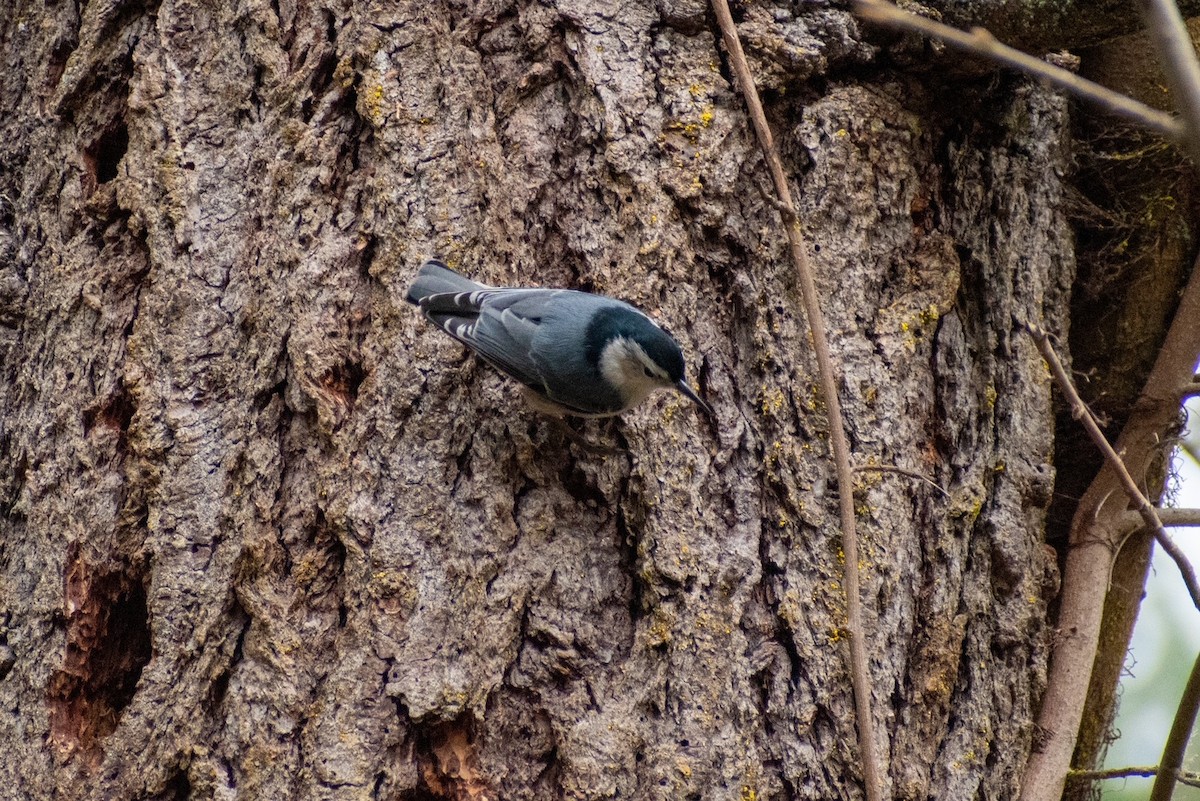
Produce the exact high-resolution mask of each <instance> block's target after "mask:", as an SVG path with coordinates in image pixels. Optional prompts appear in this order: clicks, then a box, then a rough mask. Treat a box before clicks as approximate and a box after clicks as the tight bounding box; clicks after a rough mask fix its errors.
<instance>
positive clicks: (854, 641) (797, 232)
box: [712, 0, 884, 801]
mask: <svg viewBox="0 0 1200 801" xmlns="http://www.w3.org/2000/svg"><path fill="white" fill-rule="evenodd" d="M712 8H713V12H714V13H715V14H716V17H717V23H718V24H719V25H720V26H721V35H722V40H723V41H724V43H725V51H726V53H728V55H729V62H730V66H731V67H732V68H733V73H734V75H735V76H736V77H737V82H738V88H739V89H740V90H741V92H742V97H743V98H745V100H746V107H747V109H748V110H749V112H750V119H751V121H752V122H753V124H754V130H755V133H756V134H757V135H758V143H759V145H760V146H761V147H762V151H763V158H764V159H766V162H767V167H768V169H769V170H770V173H771V181H772V183H773V184H774V185H775V193H776V195H778V198H779V202H780V205H781V207H782V211H781V216H782V217H783V222H784V226H785V228H786V229H787V237H788V245H789V249H790V251H791V256H792V262H793V264H794V265H795V268H796V276H797V278H798V279H799V283H800V294H801V297H802V299H803V301H804V314H805V316H806V317H808V327H809V331H810V332H811V333H812V340H813V354H814V355H815V356H816V359H817V369H818V372H819V373H820V380H821V396H822V400H824V402H825V408H826V410H827V411H828V414H829V442H830V447H831V450H832V451H833V462H834V466H835V468H836V472H837V483H838V506H839V512H840V516H841V528H842V553H843V555H844V557H845V563H844V564H843V567H842V570H843V577H842V583H843V584H844V586H845V589H846V629H847V634H848V635H849V637H848V639H849V641H850V682H851V686H852V688H853V693H854V712H855V716H856V717H857V718H858V751H859V758H860V759H861V760H862V771H863V783H864V785H865V788H864V789H865V791H866V797H867V801H883V792H884V790H883V780H884V776H883V769H882V766H881V763H880V761H879V753H878V750H877V748H876V744H875V718H874V716H873V714H872V712H871V688H872V687H873V686H874V685H873V683H872V681H871V674H870V666H869V663H868V661H867V648H866V639H867V638H866V631H865V630H864V628H863V622H862V593H861V590H860V589H859V580H858V579H859V577H858V531H857V528H856V524H855V519H854V476H853V473H852V472H851V469H850V444H849V441H848V440H847V438H846V430H845V425H844V423H843V421H842V404H841V401H840V400H839V398H838V376H837V373H836V372H835V371H834V366H833V358H832V356H831V355H830V353H829V338H828V336H827V335H826V332H825V317H824V315H823V314H822V313H821V299H820V296H819V295H818V294H817V284H816V280H815V279H814V277H813V270H812V266H811V263H810V259H809V257H808V246H807V244H806V243H805V241H804V237H803V235H802V233H801V229H800V222H799V219H798V217H797V214H796V204H795V203H793V202H792V192H791V189H790V188H789V187H788V182H787V176H786V175H785V173H784V171H783V163H782V162H781V161H780V159H779V152H778V151H777V150H776V149H775V139H774V136H773V135H772V134H771V126H770V125H768V124H767V116H766V114H765V113H763V107H762V101H761V100H759V97H758V89H757V88H756V87H755V84H754V76H753V75H751V74H750V65H749V64H748V63H747V62H746V54H745V52H744V51H743V50H742V42H741V39H740V38H739V37H738V32H737V27H736V26H735V25H734V23H733V16H732V15H731V14H730V13H729V4H728V3H727V2H726V0H712Z"/></svg>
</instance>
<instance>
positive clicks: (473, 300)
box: [420, 288, 563, 393]
mask: <svg viewBox="0 0 1200 801" xmlns="http://www.w3.org/2000/svg"><path fill="white" fill-rule="evenodd" d="M562 292H563V290H559V289H492V288H488V289H479V290H476V291H474V292H456V293H443V294H436V295H428V296H426V297H424V298H422V299H421V301H420V307H421V311H423V312H424V313H425V316H426V317H428V318H429V320H430V321H431V322H433V323H435V324H437V325H438V326H439V327H441V328H442V330H444V331H445V332H446V333H447V334H449V335H450V336H452V337H454V338H455V339H457V340H458V341H459V342H462V343H463V344H464V345H466V346H467V347H469V348H471V349H472V350H474V351H475V352H476V353H478V354H479V355H480V356H482V357H483V358H484V359H486V360H487V361H489V362H491V363H492V364H493V365H495V366H496V367H498V368H499V369H501V370H503V371H504V372H506V373H508V374H509V375H511V376H512V377H513V378H515V379H517V380H518V381H520V382H521V383H522V384H525V385H527V386H530V387H532V388H534V389H536V390H538V391H540V392H543V393H544V392H545V391H546V384H545V380H544V379H543V377H542V371H541V370H540V369H539V367H538V365H537V363H536V362H535V361H534V359H533V356H532V352H531V351H532V347H533V338H534V336H535V335H536V334H537V330H538V326H540V325H541V324H542V319H543V317H544V316H545V315H546V312H547V304H549V303H551V302H552V301H553V300H554V299H555V298H556V297H557V296H559V295H561V294H562Z"/></svg>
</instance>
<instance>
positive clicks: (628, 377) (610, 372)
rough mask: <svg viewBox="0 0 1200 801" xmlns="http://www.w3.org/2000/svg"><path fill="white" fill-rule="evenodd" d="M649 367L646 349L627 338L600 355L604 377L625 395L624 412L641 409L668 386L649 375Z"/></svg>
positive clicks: (619, 338) (623, 401) (601, 371)
mask: <svg viewBox="0 0 1200 801" xmlns="http://www.w3.org/2000/svg"><path fill="white" fill-rule="evenodd" d="M649 363H650V357H648V356H647V355H646V352H645V351H644V350H642V346H641V345H639V344H638V343H636V342H634V341H633V340H632V339H626V338H625V337H616V338H614V339H613V340H612V341H610V342H609V343H608V344H607V345H605V346H604V350H602V351H600V374H601V375H603V376H604V379H605V380H606V381H607V382H608V383H609V384H611V385H612V386H614V387H616V388H617V391H618V392H620V393H621V401H622V403H623V404H624V408H626V409H629V408H632V407H634V406H637V405H638V404H639V403H641V402H642V401H644V400H645V399H646V396H647V395H649V394H650V393H651V392H653V391H654V390H656V389H659V388H661V387H663V386H664V385H665V384H664V382H663V380H662V379H658V378H653V377H651V376H648V375H646V365H647V364H649Z"/></svg>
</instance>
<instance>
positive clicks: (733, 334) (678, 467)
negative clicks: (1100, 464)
mask: <svg viewBox="0 0 1200 801" xmlns="http://www.w3.org/2000/svg"><path fill="white" fill-rule="evenodd" d="M738 13H739V14H740V16H739V20H738V21H739V24H740V26H741V30H742V35H743V36H744V37H745V41H746V43H747V48H748V50H749V52H750V55H751V58H752V66H753V67H754V69H755V72H756V74H758V75H760V76H761V84H760V85H761V87H762V88H763V89H764V90H766V93H767V94H766V98H767V105H768V113H769V114H770V115H771V118H772V120H771V121H772V124H773V125H774V126H775V132H776V136H777V139H778V141H779V142H780V146H781V150H782V153H783V156H784V160H785V163H786V164H787V165H788V167H789V169H790V170H791V171H792V177H793V180H794V181H795V182H796V186H797V189H798V192H797V195H798V198H799V199H800V203H801V206H802V208H801V215H802V217H803V219H804V221H805V224H806V227H807V230H808V231H809V234H810V236H811V238H812V241H813V243H814V246H815V248H814V249H819V250H817V255H816V260H817V263H818V267H819V270H820V272H821V276H822V285H821V289H822V292H823V294H824V296H825V297H826V298H828V306H827V314H828V321H829V325H830V328H831V334H832V343H833V347H834V350H835V352H836V354H837V356H838V357H839V358H840V360H841V362H842V365H843V370H844V377H843V399H844V403H845V408H846V411H847V415H848V426H849V433H850V436H851V440H852V446H853V449H854V452H855V456H856V458H857V459H858V460H859V462H860V463H863V464H869V463H876V464H886V465H898V466H901V467H905V468H908V469H910V470H914V471H919V472H921V473H923V474H926V475H928V476H929V477H930V478H932V479H933V480H934V481H936V482H937V483H938V484H939V485H941V487H943V488H944V489H945V491H946V493H947V494H946V495H944V496H943V495H942V494H940V493H938V492H937V491H936V490H932V489H930V488H929V487H928V486H926V485H924V484H922V483H920V482H914V481H912V480H911V479H909V478H906V477H903V476H900V475H896V474H879V473H870V472H867V473H863V474H862V485H861V487H860V488H859V492H858V493H857V497H858V502H859V508H860V515H861V516H860V520H861V523H862V536H863V538H864V544H863V547H864V557H865V558H864V561H863V564H862V565H861V569H862V575H863V581H864V598H865V600H866V614H867V626H868V629H869V631H870V632H871V636H870V640H869V647H870V652H871V655H872V671H873V676H874V680H875V696H874V708H875V710H876V714H877V716H878V719H877V720H876V721H875V724H876V726H877V727H878V729H879V731H880V732H882V733H883V734H882V735H881V737H883V738H885V739H884V741H883V742H881V743H880V746H881V752H882V753H883V754H884V755H885V758H886V759H887V761H888V763H889V764H890V766H891V768H890V777H889V792H890V793H891V795H892V796H893V797H896V798H905V799H925V798H939V799H966V798H1005V797H1012V796H1014V795H1015V793H1016V790H1017V786H1018V780H1019V776H1020V771H1021V768H1022V766H1023V765H1024V762H1025V758H1026V756H1027V754H1028V753H1029V750H1030V748H1031V747H1032V744H1033V737H1034V733H1033V730H1032V728H1033V727H1032V719H1033V713H1034V711H1035V710H1036V704H1037V702H1038V700H1039V695H1040V692H1041V690H1042V687H1043V680H1044V673H1045V666H1046V658H1047V652H1048V647H1049V645H1050V632H1051V623H1050V621H1049V618H1048V604H1049V602H1050V601H1051V599H1052V598H1053V596H1054V593H1055V589H1056V581H1057V573H1056V567H1055V557H1054V553H1053V552H1052V551H1050V550H1049V549H1048V548H1047V547H1046V546H1045V544H1044V530H1045V513H1046V509H1047V506H1048V504H1049V502H1050V498H1051V495H1052V491H1053V487H1054V471H1053V469H1052V467H1051V458H1052V452H1053V444H1054V443H1053V433H1052V432H1053V425H1054V411H1053V408H1052V403H1051V389H1050V384H1049V379H1048V376H1047V374H1046V371H1045V368H1044V367H1043V365H1042V362H1041V361H1040V359H1039V357H1038V355H1037V352H1036V349H1035V348H1034V346H1033V344H1032V343H1031V342H1029V341H1028V340H1027V339H1026V338H1025V337H1023V336H1022V334H1021V333H1020V331H1019V329H1018V328H1017V326H1016V325H1015V323H1014V317H1015V318H1020V319H1025V320H1030V321H1040V322H1041V323H1042V324H1043V325H1045V326H1046V327H1047V328H1049V329H1050V330H1051V331H1052V332H1055V333H1058V334H1060V335H1063V336H1064V338H1065V335H1066V333H1067V330H1068V320H1069V314H1068V312H1069V302H1070V288H1071V285H1072V280H1073V275H1074V256H1073V247H1072V240H1071V236H1070V232H1069V225H1068V222H1067V219H1066V217H1065V214H1064V211H1063V198H1064V186H1063V176H1064V175H1065V174H1066V172H1067V169H1068V165H1069V158H1070V151H1069V147H1068V116H1067V113H1066V104H1065V103H1064V101H1062V99H1061V98H1058V97H1056V96H1055V95H1053V94H1051V93H1048V92H1046V91H1044V90H1042V89H1040V88H1037V87H1033V86H1030V85H1028V84H1027V83H1025V82H1024V81H1022V80H1020V79H1016V78H1006V77H996V76H993V75H984V76H982V77H962V76H960V77H958V78H955V79H952V80H951V79H945V80H943V79H940V78H938V77H937V76H938V75H939V74H940V71H934V72H933V73H927V74H925V75H923V76H922V77H920V78H914V77H906V76H905V75H904V74H903V73H898V72H894V71H891V70H889V69H887V68H886V66H887V63H888V61H889V59H896V60H899V61H911V60H913V59H914V54H913V49H912V46H913V43H912V42H911V41H902V42H900V43H898V44H896V45H895V46H894V47H891V49H885V50H880V49H879V48H877V47H876V46H873V45H871V44H868V43H865V42H864V38H863V34H862V32H861V31H860V29H859V26H858V25H857V23H856V22H855V21H854V20H853V19H852V18H851V17H850V16H849V15H848V14H847V13H846V12H845V11H842V10H837V9H831V8H823V7H820V6H818V5H815V4H814V5H812V6H807V7H804V8H803V9H802V10H797V9H792V8H789V7H786V6H770V5H762V4H749V5H747V6H745V7H744V8H743V9H741V10H740V11H739V12H738ZM1035 27H1036V26H1035ZM0 36H2V37H3V43H4V44H3V54H4V58H5V63H4V70H3V72H2V74H0V108H2V109H3V113H2V114H0V126H2V131H3V137H2V139H0V164H2V167H0V312H2V315H0V322H2V323H3V327H0V336H2V339H0V348H2V352H3V373H2V376H3V381H2V382H0V412H2V414H3V418H2V420H0V458H2V459H3V465H4V468H3V470H2V472H0V504H2V505H3V510H4V516H3V522H2V523H0V525H2V528H0V645H2V650H0V744H2V746H3V749H4V751H5V753H6V755H7V756H6V758H5V759H2V760H0V787H3V788H4V789H3V790H0V795H3V796H6V797H12V798H17V797H22V798H25V797H28V798H51V797H59V798H104V799H184V798H297V799H316V798H322V799H325V798H328V799H341V798H366V797H371V798H410V799H428V798H479V797H484V796H487V797H489V798H503V799H509V798H513V799H517V798H529V799H553V798H603V797H620V798H638V799H654V798H662V799H677V798H685V797H695V798H705V799H753V798H797V799H799V798H804V799H828V798H857V797H860V792H861V791H860V789H859V786H858V779H859V767H858V763H857V760H856V754H855V748H854V720H853V714H852V712H853V705H852V702H851V698H850V696H849V681H848V675H847V669H846V648H845V641H844V638H843V637H842V636H841V626H842V623H843V601H842V595H841V588H840V586H839V581H838V576H839V575H840V573H841V570H840V567H839V565H838V561H837V560H838V558H839V551H838V541H839V536H838V533H837V522H836V498H835V497H833V489H832V469H831V466H830V464H829V461H828V457H827V449H826V439H825V432H826V425H827V421H826V420H825V417H824V414H823V409H822V408H821V407H820V405H819V404H817V403H816V402H815V397H816V395H815V376H814V374H813V369H814V367H813V363H812V359H811V358H810V355H809V352H808V349H807V347H806V334H805V331H806V326H805V323H804V321H803V319H801V316H800V314H799V312H798V295H797V291H796V288H795V285H794V280H793V276H792V275H791V271H790V266H789V263H788V261H787V259H786V257H785V251H784V247H785V245H784V239H783V237H782V235H781V234H780V232H779V230H778V227H777V225H778V216H777V213H776V212H775V210H774V207H773V206H772V204H771V202H770V201H769V199H768V198H767V197H765V195H764V187H765V186H766V185H767V182H766V176H765V174H764V172H763V170H762V163H761V156H760V154H759V153H758V151H757V146H756V144H755V142H754V139H753V136H752V135H751V133H750V130H749V127H748V125H747V121H746V118H745V115H744V112H743V106H742V102H741V99H740V97H739V96H738V95H737V93H736V91H735V90H734V88H733V87H732V85H731V82H730V80H729V78H728V73H727V71H726V69H725V66H724V64H723V61H722V58H723V57H722V54H721V52H720V51H719V49H718V48H717V45H716V42H717V40H718V37H717V36H716V35H715V32H714V30H713V27H712V25H711V21H710V19H709V17H708V15H707V9H706V7H705V5H704V4H703V3H699V2H694V0H678V2H673V1H671V0H662V2H659V3H658V4H657V5H656V6H655V7H648V6H641V5H635V4H624V3H610V2H599V3H596V2H579V1H578V0H558V1H556V2H552V3H551V2H547V3H483V4H455V3H445V4H439V3H425V2H422V3H366V2H364V3H349V2H327V3H320V4H310V3H307V2H300V3H295V2H289V0H280V1H279V2H272V3H269V2H265V1H262V0H243V1H242V2H238V3H231V4H221V7H217V5H216V4H213V5H210V4H207V3H199V2H191V1H189V0H161V2H121V0H108V1H107V2H91V3H87V4H84V5H83V6H82V8H79V7H77V6H76V5H73V4H63V3H47V4H46V5H45V6H42V7H39V8H16V9H12V8H9V9H6V10H4V11H0ZM429 255H439V256H441V257H443V258H445V259H447V260H448V261H449V262H450V263H451V264H452V265H454V266H457V267H458V268H460V269H462V270H464V271H465V272H467V273H469V274H471V275H473V276H476V277H478V278H479V279H481V280H484V281H487V282H491V283H531V284H543V285H569V286H575V287H583V288H588V289H593V290H597V291H603V292H605V293H610V294H614V295H618V296H621V297H624V298H627V299H630V300H632V301H634V302H636V303H639V304H640V305H642V306H643V307H645V308H647V309H649V310H651V311H652V313H654V314H655V315H656V316H658V317H659V318H660V319H661V320H663V321H664V323H665V324H666V325H667V326H668V327H669V328H670V329H672V330H673V331H674V333H675V334H676V335H677V336H678V337H679V338H680V339H681V341H682V342H683V343H684V344H685V350H686V352H687V353H688V355H689V361H690V370H691V371H692V374H693V375H694V376H696V377H698V380H699V384H700V385H701V387H702V390H703V392H704V394H705V395H706V396H707V397H708V398H709V399H710V400H712V401H713V403H714V405H715V406H716V407H717V410H718V414H719V417H720V425H719V426H718V427H717V428H716V429H715V430H714V429H712V428H710V427H708V426H707V424H706V423H705V422H704V421H702V420H701V419H699V418H698V417H697V416H696V415H694V414H693V412H692V410H691V409H690V408H688V406H687V404H686V401H682V400H681V399H677V398H674V397H669V396H662V397H659V398H657V399H656V400H655V401H654V402H652V403H649V404H647V405H646V406H645V407H644V408H642V409H640V410H638V411H636V412H633V413H630V414H629V415H627V416H626V417H625V418H624V419H623V420H620V421H615V422H607V423H589V424H587V426H586V427H585V428H584V431H585V432H586V435H587V436H588V437H589V438H592V439H595V440H599V441H605V442H615V443H619V444H620V445H621V446H622V448H623V449H624V451H623V452H622V453H621V454H620V455H618V456H612V457H607V458H605V457H602V456H598V455H595V454H592V453H589V452H587V451H583V450H580V449H579V448H578V447H577V446H576V445H573V444H571V443H570V442H568V441H564V440H563V438H562V437H561V436H560V435H559V434H558V433H557V432H555V431H554V430H553V429H551V428H549V427H548V426H546V425H545V424H544V423H543V422H542V421H539V420H538V419H537V418H536V417H535V416H533V415H532V414H531V413H529V412H527V411H525V410H524V408H523V406H522V405H521V403H520V401H519V399H518V398H517V397H516V394H515V393H514V392H513V388H512V387H511V385H509V384H507V383H505V382H504V381H503V380H501V379H500V378H499V377H498V376H497V375H496V374H495V373H494V372H493V371H491V370H490V369H488V368H486V367H485V366H480V365H478V364H477V363H476V362H475V361H473V360H472V359H469V358H465V357H464V355H463V353H462V350H461V348H459V347H458V346H456V345H455V344H454V343H452V342H450V341H449V340H448V339H446V338H445V337H443V336H441V335H439V334H438V333H437V332H436V331H434V330H432V329H431V328H430V327H428V326H427V325H424V324H423V323H422V322H421V321H420V320H419V319H418V316H417V315H416V314H415V313H414V312H413V310H412V309H411V308H410V307H408V306H406V305H405V304H404V302H403V300H402V297H403V293H404V289H405V287H406V285H407V283H408V281H409V280H410V278H411V276H412V273H413V271H414V269H415V267H416V266H417V264H419V262H420V261H421V260H422V259H423V258H425V257H427V256H429Z"/></svg>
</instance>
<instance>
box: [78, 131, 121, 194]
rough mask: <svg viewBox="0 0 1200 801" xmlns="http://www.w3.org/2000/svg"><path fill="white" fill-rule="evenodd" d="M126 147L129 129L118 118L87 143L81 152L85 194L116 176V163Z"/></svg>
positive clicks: (119, 161)
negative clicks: (97, 136) (85, 172)
mask: <svg viewBox="0 0 1200 801" xmlns="http://www.w3.org/2000/svg"><path fill="white" fill-rule="evenodd" d="M128 149H129V129H128V128H126V127H125V121H124V120H118V121H117V122H116V123H115V124H114V125H112V126H111V127H110V128H108V129H107V130H106V131H104V133H102V134H100V137H99V138H98V139H96V141H94V142H92V143H91V144H90V145H88V147H87V149H86V150H85V151H84V154H83V164H84V167H85V168H86V170H87V174H86V176H85V179H84V180H85V183H86V185H87V190H88V191H87V194H89V195H90V194H91V193H92V192H93V191H95V189H96V186H98V185H99V184H104V183H108V182H109V181H111V180H112V179H114V178H116V177H117V165H119V164H120V163H121V159H122V158H124V157H125V151H126V150H128Z"/></svg>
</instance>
